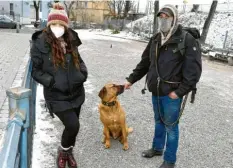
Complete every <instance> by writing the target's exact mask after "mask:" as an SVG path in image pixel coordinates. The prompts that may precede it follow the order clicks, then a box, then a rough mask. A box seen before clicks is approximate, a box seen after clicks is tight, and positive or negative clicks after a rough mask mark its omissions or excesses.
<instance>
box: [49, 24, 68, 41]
mask: <svg viewBox="0 0 233 168" xmlns="http://www.w3.org/2000/svg"><path fill="white" fill-rule="evenodd" d="M50 29H51V31H52V32H53V34H54V36H55V37H56V38H59V37H61V36H63V34H64V33H65V28H64V26H61V25H59V24H56V25H51V26H50Z"/></svg>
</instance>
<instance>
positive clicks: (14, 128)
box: [0, 58, 36, 168]
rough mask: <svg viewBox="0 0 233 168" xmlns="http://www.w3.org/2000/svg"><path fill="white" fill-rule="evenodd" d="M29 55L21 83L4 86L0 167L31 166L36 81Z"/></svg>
mask: <svg viewBox="0 0 233 168" xmlns="http://www.w3.org/2000/svg"><path fill="white" fill-rule="evenodd" d="M31 70H32V62H31V59H30V58H29V60H28V63H27V66H26V70H25V75H24V79H23V82H22V85H21V87H16V88H10V89H8V90H7V91H6V92H7V96H8V101H9V113H10V115H9V116H10V118H9V121H8V124H7V127H6V130H5V136H4V141H3V147H2V150H1V153H0V168H29V167H31V157H32V143H33V132H34V126H35V104H36V103H35V102H36V82H35V81H34V80H33V79H32V78H31Z"/></svg>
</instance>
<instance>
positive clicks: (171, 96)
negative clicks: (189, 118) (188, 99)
mask: <svg viewBox="0 0 233 168" xmlns="http://www.w3.org/2000/svg"><path fill="white" fill-rule="evenodd" d="M168 96H169V97H170V98H171V99H178V98H179V97H178V96H177V95H176V93H175V92H174V91H173V92H171V93H169V95H168Z"/></svg>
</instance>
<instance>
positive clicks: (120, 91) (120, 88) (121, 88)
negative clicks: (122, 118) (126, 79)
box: [117, 85, 125, 95]
mask: <svg viewBox="0 0 233 168" xmlns="http://www.w3.org/2000/svg"><path fill="white" fill-rule="evenodd" d="M124 88H125V87H124V85H118V86H117V89H118V92H117V95H120V94H122V93H123V92H124Z"/></svg>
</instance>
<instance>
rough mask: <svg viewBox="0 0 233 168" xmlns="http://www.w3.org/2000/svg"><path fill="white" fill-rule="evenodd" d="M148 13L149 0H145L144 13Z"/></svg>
mask: <svg viewBox="0 0 233 168" xmlns="http://www.w3.org/2000/svg"><path fill="white" fill-rule="evenodd" d="M148 13H149V0H146V10H145V14H146V15H147V16H148Z"/></svg>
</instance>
